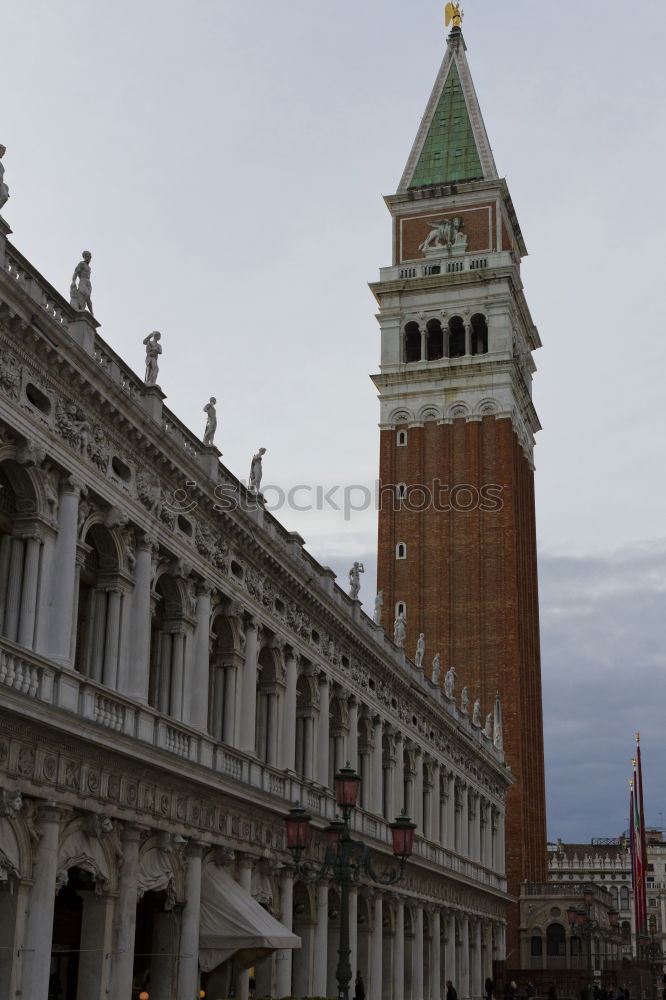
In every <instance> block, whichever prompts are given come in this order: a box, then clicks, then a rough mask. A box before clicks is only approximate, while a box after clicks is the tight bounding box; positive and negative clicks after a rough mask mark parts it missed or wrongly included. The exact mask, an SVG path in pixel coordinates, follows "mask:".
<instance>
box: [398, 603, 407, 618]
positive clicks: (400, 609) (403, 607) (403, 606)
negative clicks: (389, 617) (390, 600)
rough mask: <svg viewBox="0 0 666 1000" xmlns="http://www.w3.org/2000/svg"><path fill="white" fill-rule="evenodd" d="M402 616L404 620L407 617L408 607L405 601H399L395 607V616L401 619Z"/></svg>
mask: <svg viewBox="0 0 666 1000" xmlns="http://www.w3.org/2000/svg"><path fill="white" fill-rule="evenodd" d="M400 615H402V617H403V618H406V617H407V605H406V604H405V602H404V601H398V603H397V604H396V606H395V616H396V618H399V617H400Z"/></svg>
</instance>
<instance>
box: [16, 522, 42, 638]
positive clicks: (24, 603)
mask: <svg viewBox="0 0 666 1000" xmlns="http://www.w3.org/2000/svg"><path fill="white" fill-rule="evenodd" d="M23 537H24V538H25V559H24V562H23V586H22V588H21V617H20V620H19V627H18V641H19V642H20V644H21V645H22V646H27V647H28V649H33V643H34V638H35V616H36V614H37V582H38V579H39V555H40V550H41V547H42V536H41V535H40V533H39V531H38V530H37V529H35V530H34V531H33V532H32V534H28V535H24V536H23Z"/></svg>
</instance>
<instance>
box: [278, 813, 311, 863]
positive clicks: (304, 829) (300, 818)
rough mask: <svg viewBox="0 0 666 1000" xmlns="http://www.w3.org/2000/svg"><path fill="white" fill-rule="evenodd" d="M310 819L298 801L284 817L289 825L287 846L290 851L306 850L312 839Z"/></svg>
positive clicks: (287, 825)
mask: <svg viewBox="0 0 666 1000" xmlns="http://www.w3.org/2000/svg"><path fill="white" fill-rule="evenodd" d="M310 819H311V817H310V816H308V814H307V813H306V811H305V809H303V807H302V806H301V805H300V803H298V802H296V803H295V804H294V805H293V806H292V807H291V809H290V810H289V812H288V814H287V815H286V816H285V817H284V821H285V825H286V827H287V847H288V848H289V850H290V851H297V852H300V851H304V850H305V848H306V847H307V846H308V841H309V839H310Z"/></svg>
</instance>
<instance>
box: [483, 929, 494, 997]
mask: <svg viewBox="0 0 666 1000" xmlns="http://www.w3.org/2000/svg"><path fill="white" fill-rule="evenodd" d="M483 943H484V944H485V948H484V949H483V952H482V954H483V969H482V971H481V986H483V985H484V984H485V981H486V979H488V978H490V979H492V978H493V927H492V924H491V923H489V922H487V921H486V923H485V924H484V925H483Z"/></svg>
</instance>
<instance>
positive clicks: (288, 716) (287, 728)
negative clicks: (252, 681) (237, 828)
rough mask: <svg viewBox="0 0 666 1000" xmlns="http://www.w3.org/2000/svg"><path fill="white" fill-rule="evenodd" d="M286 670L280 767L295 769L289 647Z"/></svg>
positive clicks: (294, 675)
mask: <svg viewBox="0 0 666 1000" xmlns="http://www.w3.org/2000/svg"><path fill="white" fill-rule="evenodd" d="M285 671H286V688H285V694H284V720H283V726H282V745H281V749H280V767H282V768H284V769H285V770H286V771H293V770H295V768H296V698H297V694H296V685H297V684H298V657H297V655H296V653H294V651H293V649H291V648H287V650H286V651H285ZM290 988H291V987H290ZM279 996H287V994H286V993H280V994H279Z"/></svg>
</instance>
